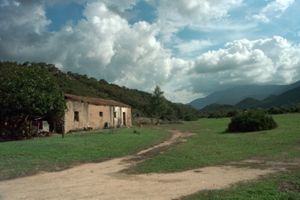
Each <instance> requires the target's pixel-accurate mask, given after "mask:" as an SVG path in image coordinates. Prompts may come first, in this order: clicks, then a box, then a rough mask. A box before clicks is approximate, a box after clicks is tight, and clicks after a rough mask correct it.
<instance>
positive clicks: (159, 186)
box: [0, 131, 285, 200]
mask: <svg viewBox="0 0 300 200" xmlns="http://www.w3.org/2000/svg"><path fill="white" fill-rule="evenodd" d="M190 135H191V134H189V133H181V132H178V131H172V137H171V138H170V139H168V140H167V141H165V142H163V143H161V144H159V145H157V146H154V147H152V148H149V149H146V150H143V151H141V152H139V153H137V154H136V155H133V156H126V157H123V158H117V159H112V160H109V161H105V162H101V163H95V164H83V165H80V166H78V167H74V168H71V169H68V170H64V171H60V172H51V173H43V174H37V175H34V176H30V177H25V178H18V179H14V180H8V181H2V182H0V199H1V198H2V199H5V200H6V199H8V200H10V199H13V200H14V199H22V200H23V199H28V200H43V199H45V200H46V199H47V200H49V199H51V200H52V199H53V200H58V199H64V200H68V199H72V200H73V199H95V200H96V199H97V200H99V199H101V200H106V199H107V200H117V199H122V200H124V199H128V200H129V199H130V200H134V199H137V200H141V199H143V200H144V199H149V200H150V199H155V200H160V199H161V200H167V199H178V198H180V197H182V196H186V195H189V194H192V193H195V192H197V191H200V190H205V189H220V188H224V187H228V186H230V185H231V184H235V183H237V182H240V181H247V180H252V179H256V178H258V177H260V176H262V175H267V174H270V173H274V172H277V171H280V170H284V169H285V167H284V166H283V165H282V164H280V163H273V164H272V165H270V166H269V167H265V168H260V169H255V168H253V167H252V168H249V167H241V166H235V165H234V164H233V165H230V166H214V167H205V168H200V169H194V170H189V171H184V172H178V173H167V174H157V173H151V174H142V175H128V174H126V173H123V172H121V171H124V170H126V169H128V168H129V167H130V166H131V165H133V164H135V163H136V162H137V161H139V160H141V159H143V158H144V157H146V156H147V155H148V154H152V153H153V152H156V153H158V151H160V150H163V149H165V148H166V147H168V146H170V145H172V144H174V143H177V142H180V141H182V140H183V139H184V138H185V137H188V136H190ZM247 162H248V161H245V163H246V164H247ZM249 162H250V161H249ZM251 162H252V163H253V162H254V164H255V162H256V161H251ZM264 165H266V163H264Z"/></svg>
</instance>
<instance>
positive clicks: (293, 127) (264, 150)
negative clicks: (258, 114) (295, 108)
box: [130, 114, 300, 173]
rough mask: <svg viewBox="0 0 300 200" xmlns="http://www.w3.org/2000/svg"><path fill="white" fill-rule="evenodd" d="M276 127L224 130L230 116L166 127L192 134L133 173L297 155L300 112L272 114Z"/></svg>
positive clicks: (299, 151)
mask: <svg viewBox="0 0 300 200" xmlns="http://www.w3.org/2000/svg"><path fill="white" fill-rule="evenodd" d="M274 119H275V121H276V122H277V123H278V128H276V129H274V130H270V131H261V132H252V133H239V134H228V133H224V131H225V129H226V128H227V125H228V123H229V119H200V120H199V121H196V122H187V123H184V124H178V125H172V126H165V128H167V129H168V128H173V129H179V130H185V131H187V130H188V131H191V132H193V133H195V136H193V137H192V138H190V139H189V141H188V142H187V143H184V144H180V145H178V146H176V147H174V148H172V149H170V150H169V151H167V152H165V153H163V154H160V155H158V156H156V157H154V158H151V159H149V160H146V161H144V162H142V163H140V164H138V165H137V166H136V167H134V168H133V169H131V170H130V171H131V172H133V173H149V172H174V171H183V170H187V169H193V168H198V167H203V166H209V165H217V164H223V163H226V162H229V161H238V160H243V159H249V158H262V159H270V160H287V159H293V158H296V157H300V147H299V146H300V123H299V122H300V114H286V115H277V116H274Z"/></svg>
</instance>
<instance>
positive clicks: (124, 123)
mask: <svg viewBox="0 0 300 200" xmlns="http://www.w3.org/2000/svg"><path fill="white" fill-rule="evenodd" d="M123 125H124V126H126V113H125V112H123Z"/></svg>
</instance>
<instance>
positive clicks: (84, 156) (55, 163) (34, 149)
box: [0, 129, 168, 180]
mask: <svg viewBox="0 0 300 200" xmlns="http://www.w3.org/2000/svg"><path fill="white" fill-rule="evenodd" d="M138 131H139V134H135V133H133V129H118V130H114V131H103V133H99V132H89V133H76V134H70V135H66V136H65V138H64V139H62V138H61V136H58V135H55V136H52V137H49V138H36V139H32V140H26V141H14V142H3V143H0V180H3V179H9V178H14V177H19V176H25V175H31V174H34V173H37V172H39V171H55V170H61V169H64V168H67V167H70V166H73V165H76V164H79V163H86V162H98V161H102V160H105V159H109V158H113V157H119V156H124V155H128V154H132V153H134V152H136V151H138V150H140V149H143V148H146V147H147V146H150V145H153V144H155V143H159V142H160V141H162V140H163V139H165V138H166V137H167V135H168V134H166V132H164V131H162V130H158V129H138Z"/></svg>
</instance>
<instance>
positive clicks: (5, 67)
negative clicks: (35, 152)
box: [0, 63, 65, 137]
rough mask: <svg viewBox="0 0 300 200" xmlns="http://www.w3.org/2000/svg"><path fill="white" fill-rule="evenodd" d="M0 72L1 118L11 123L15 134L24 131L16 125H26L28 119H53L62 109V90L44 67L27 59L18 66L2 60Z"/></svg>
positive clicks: (59, 114)
mask: <svg viewBox="0 0 300 200" xmlns="http://www.w3.org/2000/svg"><path fill="white" fill-rule="evenodd" d="M0 73H1V76H0V106H1V109H0V118H1V122H2V123H6V125H7V123H8V124H9V125H10V129H11V132H14V133H13V134H14V135H15V134H21V133H20V132H23V133H24V130H18V129H19V128H20V127H23V126H26V125H24V124H26V123H28V120H32V119H34V118H37V117H42V118H45V119H50V118H52V119H53V118H55V117H59V116H61V115H62V114H63V113H64V109H65V101H64V97H63V93H62V91H61V90H60V88H59V86H58V84H57V83H56V81H55V80H54V78H53V76H52V75H51V74H50V73H49V72H48V71H47V70H46V69H44V68H42V67H40V66H39V65H29V64H27V63H26V64H24V65H23V66H21V67H20V66H19V65H17V64H15V63H1V68H0ZM3 126H4V125H3V124H2V126H1V127H2V128H3ZM25 132H26V134H27V135H26V136H29V135H28V133H27V131H25ZM26 136H25V137H26Z"/></svg>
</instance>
